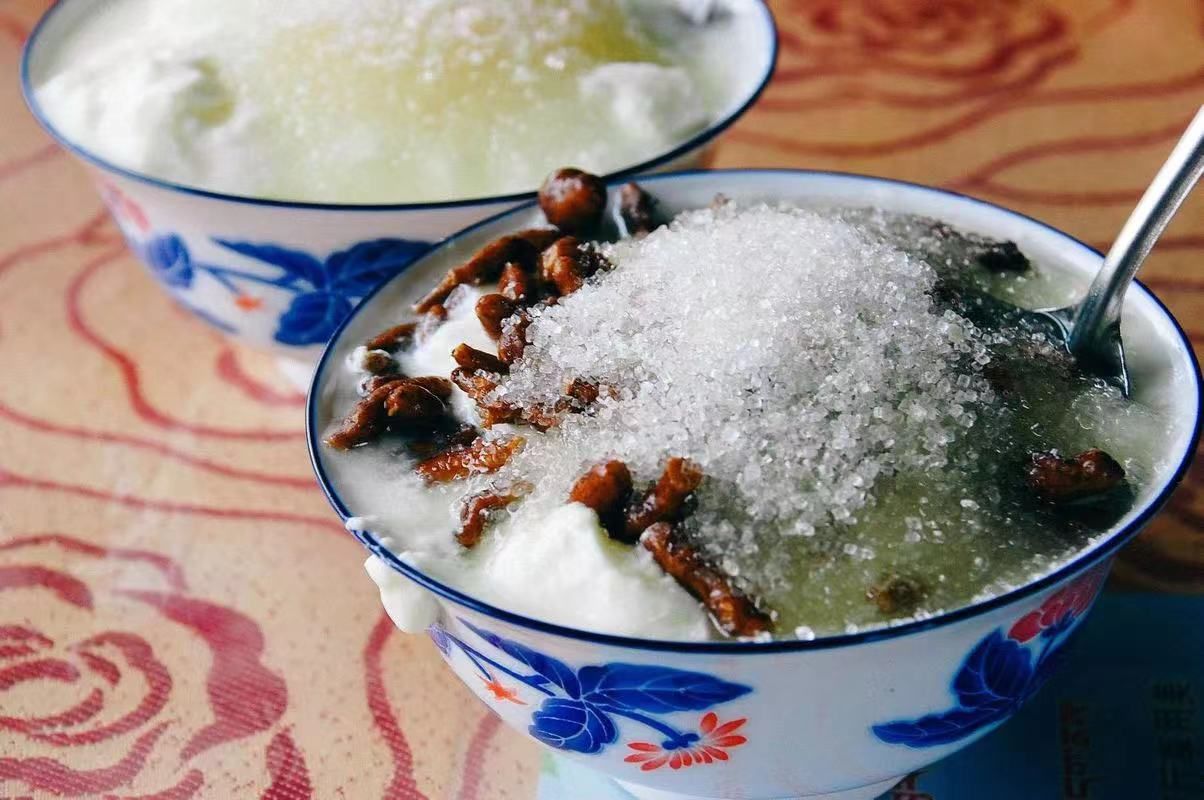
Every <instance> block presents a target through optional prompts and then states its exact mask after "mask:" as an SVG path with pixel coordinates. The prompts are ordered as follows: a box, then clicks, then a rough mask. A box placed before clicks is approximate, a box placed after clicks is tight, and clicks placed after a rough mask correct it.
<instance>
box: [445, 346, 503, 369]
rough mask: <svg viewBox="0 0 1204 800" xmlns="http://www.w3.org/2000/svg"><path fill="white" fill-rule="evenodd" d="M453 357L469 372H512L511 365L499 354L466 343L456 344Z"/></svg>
mask: <svg viewBox="0 0 1204 800" xmlns="http://www.w3.org/2000/svg"><path fill="white" fill-rule="evenodd" d="M452 358H454V359H455V360H456V363H457V364H459V365H460V368H461V369H465V370H468V371H469V372H491V373H494V374H496V375H505V374H506V373H508V372H510V367H509V366H507V365H506V364H505V363H503V362H502V360H501V359H500V358H498V357H497V356H495V355H493V354H492V353H486V352H485V351H484V350H478V349H476V348H475V347H472V346H471V345H468V344H464V343H461V344H458V345H456V349H454V350H452Z"/></svg>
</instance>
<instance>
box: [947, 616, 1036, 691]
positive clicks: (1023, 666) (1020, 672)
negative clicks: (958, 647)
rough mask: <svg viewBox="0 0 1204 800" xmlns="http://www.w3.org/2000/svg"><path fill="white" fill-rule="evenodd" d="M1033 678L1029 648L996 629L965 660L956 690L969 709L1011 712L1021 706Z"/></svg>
mask: <svg viewBox="0 0 1204 800" xmlns="http://www.w3.org/2000/svg"><path fill="white" fill-rule="evenodd" d="M1032 678H1033V665H1032V656H1031V655H1030V654H1029V651H1028V649H1027V648H1025V647H1024V646H1023V645H1021V644H1018V643H1017V642H1015V641H1013V640H1011V639H1008V638H1005V637H1004V635H1003V633H1002V632H1001V631H999V630H996V631H995V632H994V633H992V634H991V635H990V636H988V637H987V638H985V639H983V640H982V641H981V642H979V643H978V645H977V646H976V647H975V648H974V650H972V651H971V652H970V655H969V656H967V657H966V661H965V663H964V664H962V668H961V671H960V672H958V674H957V677H956V678H955V679H954V681H953V691H954V693H955V694H956V695H957V699H958V700H959V701H960V703H961V705H963V706H965V707H966V708H998V709H1010V708H1014V707H1015V706H1017V705H1019V704H1020V701H1021V700H1022V699H1023V698H1024V696H1025V695H1024V692H1025V688H1026V687H1027V686H1028V685H1029V683H1030V682H1031V681H1032Z"/></svg>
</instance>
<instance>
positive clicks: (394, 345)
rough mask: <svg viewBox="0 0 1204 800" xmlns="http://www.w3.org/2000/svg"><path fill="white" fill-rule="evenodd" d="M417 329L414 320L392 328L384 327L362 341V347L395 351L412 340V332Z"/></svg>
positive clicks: (387, 351) (389, 351)
mask: <svg viewBox="0 0 1204 800" xmlns="http://www.w3.org/2000/svg"><path fill="white" fill-rule="evenodd" d="M417 330H418V323H416V322H405V323H402V324H401V325H394V326H393V327H392V328H386V329H385V330H383V331H381V332H380V333H378V334H376V335H375V336H373V337H372V338H371V339H369V340H368V341H366V342H364V347H367V348H368V349H369V350H384V351H385V352H386V353H396V352H397V351H398V350H401V349H403V348H405V347H407V346H408V345H409V344H410V342H412V341H413V340H414V333H415V331H417Z"/></svg>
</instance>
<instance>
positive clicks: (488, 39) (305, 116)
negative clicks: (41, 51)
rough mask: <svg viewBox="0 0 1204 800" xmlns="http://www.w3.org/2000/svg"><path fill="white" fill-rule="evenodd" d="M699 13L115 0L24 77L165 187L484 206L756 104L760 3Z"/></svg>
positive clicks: (589, 2) (98, 141) (665, 7)
mask: <svg viewBox="0 0 1204 800" xmlns="http://www.w3.org/2000/svg"><path fill="white" fill-rule="evenodd" d="M694 5H696V4H688V7H682V8H679V7H678V6H677V4H676V3H674V2H670V0H570V1H569V2H563V1H562V0H555V1H554V0H512V2H507V3H506V4H500V5H499V4H496V3H493V2H492V0H360V1H359V2H357V3H355V4H351V5H348V4H345V3H338V2H334V1H333V0H294V2H290V3H288V4H287V11H286V12H285V11H282V6H281V4H280V2H279V0H237V1H236V0H207V1H206V2H205V3H197V2H195V0H108V1H107V2H105V3H97V4H96V6H95V11H94V12H92V13H90V14H88V15H87V16H86V18H85V19H84V21H83V22H82V23H81V24H79V25H78V26H77V27H76V28H75V29H74V30H72V31H70V32H69V33H68V35H66V36H65V37H64V38H63V41H61V43H59V44H58V46H57V47H56V48H55V50H54V52H52V53H48V57H47V58H44V59H41V60H40V61H39V62H38V68H37V69H36V70H35V74H34V75H33V79H34V87H35V93H36V99H37V102H38V104H39V105H40V106H41V108H42V110H43V111H44V112H45V113H46V115H47V117H48V118H49V120H50V122H51V123H52V124H53V125H54V126H55V128H57V129H58V131H59V132H60V133H61V134H62V135H63V136H65V137H66V138H68V139H70V140H71V141H73V142H75V143H77V144H79V145H80V146H82V147H84V148H85V149H88V150H90V151H92V152H94V153H96V154H97V155H99V156H101V157H103V158H105V159H108V160H110V161H113V162H115V163H116V164H118V165H120V166H122V167H125V168H128V169H131V170H135V171H138V172H142V173H146V174H148V175H151V176H154V177H157V178H162V179H168V180H173V181H177V182H180V183H184V184H188V185H192V186H198V187H202V188H206V189H210V190H215V191H220V192H226V193H234V194H243V195H256V196H267V197H277V198H282V199H289V200H305V201H318V202H348V203H366V202H379V203H390V202H393V203H400V202H418V201H434V200H446V199H453V198H466V197H477V196H485V195H492V194H499V193H509V192H518V191H530V190H531V189H533V188H534V187H535V186H537V185H538V183H539V181H540V180H541V179H542V177H543V175H545V174H546V173H547V172H548V171H550V170H551V169H553V168H555V167H558V166H561V165H563V164H570V163H571V164H576V165H578V166H580V167H582V168H586V169H589V170H591V171H593V172H597V173H605V172H611V171H614V170H617V169H619V168H621V167H624V166H628V165H631V164H635V163H639V162H641V161H645V160H647V159H650V158H652V157H654V156H656V155H658V154H661V153H664V152H667V151H668V150H670V149H672V148H673V147H675V146H676V145H678V144H680V143H682V142H683V141H685V140H686V139H688V138H689V137H690V136H692V135H694V134H696V133H698V132H699V131H701V130H702V129H703V128H705V127H706V125H707V124H708V123H709V122H710V121H711V120H714V119H715V118H716V117H718V116H719V115H720V114H721V113H722V112H724V111H725V110H727V109H728V108H730V107H731V105H732V104H733V102H734V101H735V98H737V97H739V96H741V95H743V94H746V93H747V89H748V83H749V81H748V75H747V72H748V69H747V64H746V63H744V64H742V63H741V59H740V53H739V48H736V47H733V46H732V42H733V40H734V39H741V38H743V39H744V40H745V41H748V40H750V37H748V36H746V35H745V33H746V32H747V31H748V30H750V29H751V28H750V24H751V23H750V20H751V18H752V16H753V15H752V14H748V13H745V12H746V11H747V10H748V8H749V5H750V4H749V3H748V2H747V1H746V0H726V2H724V3H723V4H722V5H723V7H724V8H725V9H726V11H725V12H724V13H709V14H707V15H705V16H704V17H699V16H698V15H697V14H696V13H695V12H696V9H694ZM743 61H744V62H748V61H750V59H747V58H745V59H743Z"/></svg>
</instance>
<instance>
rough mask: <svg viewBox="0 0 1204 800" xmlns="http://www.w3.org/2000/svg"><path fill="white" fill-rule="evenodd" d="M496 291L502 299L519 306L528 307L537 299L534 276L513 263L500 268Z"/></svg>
mask: <svg viewBox="0 0 1204 800" xmlns="http://www.w3.org/2000/svg"><path fill="white" fill-rule="evenodd" d="M497 290H498V293H499V294H501V295H502V297H505V298H506V299H507V300H509V301H511V302H512V303H518V304H520V305H530V304H531V303H534V302H535V301H536V300H537V299H538V297H537V295H538V291H537V289H536V286H535V276H534V275H532V274H531V273H530V272H528V271H527V270H525V269H523V267H522V265H520V264H516V263H514V262H513V261H511V262H510V263H508V264H507V265H506V266H504V267H502V276H501V277H500V278H498V281H497ZM478 313H479V312H478Z"/></svg>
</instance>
